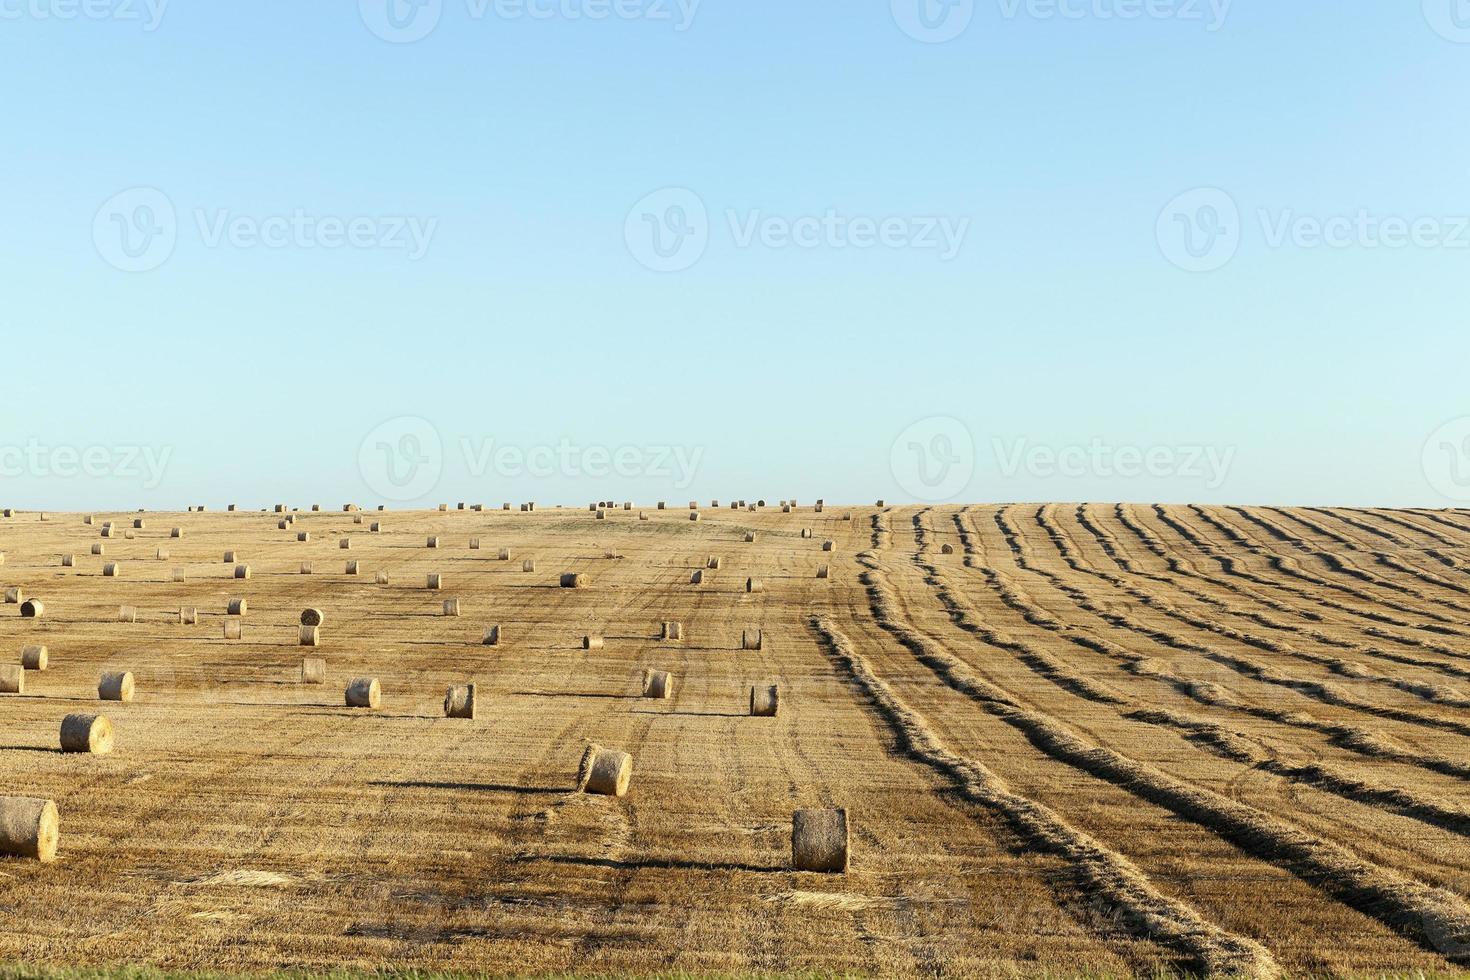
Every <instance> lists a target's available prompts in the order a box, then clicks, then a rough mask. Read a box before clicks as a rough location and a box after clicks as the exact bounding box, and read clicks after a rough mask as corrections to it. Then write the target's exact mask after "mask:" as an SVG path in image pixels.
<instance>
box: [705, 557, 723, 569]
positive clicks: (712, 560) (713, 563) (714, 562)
mask: <svg viewBox="0 0 1470 980" xmlns="http://www.w3.org/2000/svg"><path fill="white" fill-rule="evenodd" d="M723 564H724V560H723V559H722V558H720V557H719V556H718V555H710V556H709V558H708V559H706V560H705V563H704V567H705V568H713V569H719V567H720V566H721V565H723Z"/></svg>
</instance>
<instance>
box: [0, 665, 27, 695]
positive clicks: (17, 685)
mask: <svg viewBox="0 0 1470 980" xmlns="http://www.w3.org/2000/svg"><path fill="white" fill-rule="evenodd" d="M25 692H26V669H25V668H24V667H22V666H21V665H20V664H0V694H24V693H25Z"/></svg>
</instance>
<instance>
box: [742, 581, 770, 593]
mask: <svg viewBox="0 0 1470 980" xmlns="http://www.w3.org/2000/svg"><path fill="white" fill-rule="evenodd" d="M745 591H746V592H764V591H766V583H764V582H762V581H761V580H760V579H758V578H748V579H746V580H745Z"/></svg>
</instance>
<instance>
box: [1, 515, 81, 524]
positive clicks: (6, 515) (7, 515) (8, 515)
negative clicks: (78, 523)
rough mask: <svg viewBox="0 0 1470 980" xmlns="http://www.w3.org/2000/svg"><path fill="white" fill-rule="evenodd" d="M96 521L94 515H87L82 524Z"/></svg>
mask: <svg viewBox="0 0 1470 980" xmlns="http://www.w3.org/2000/svg"><path fill="white" fill-rule="evenodd" d="M6 516H9V515H6ZM95 520H96V518H95V517H93V516H92V515H91V514H88V515H86V516H85V517H83V518H82V523H83V524H87V525H90V524H92V523H93V522H94V521H95Z"/></svg>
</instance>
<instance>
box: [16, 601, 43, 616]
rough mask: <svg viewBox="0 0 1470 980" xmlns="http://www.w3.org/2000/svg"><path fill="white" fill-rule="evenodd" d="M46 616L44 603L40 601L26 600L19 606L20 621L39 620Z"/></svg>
mask: <svg viewBox="0 0 1470 980" xmlns="http://www.w3.org/2000/svg"><path fill="white" fill-rule="evenodd" d="M44 615H46V603H44V602H42V601H41V600H40V599H27V600H26V601H25V602H22V603H21V604H20V618H21V619H40V618H41V617H42V616H44Z"/></svg>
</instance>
